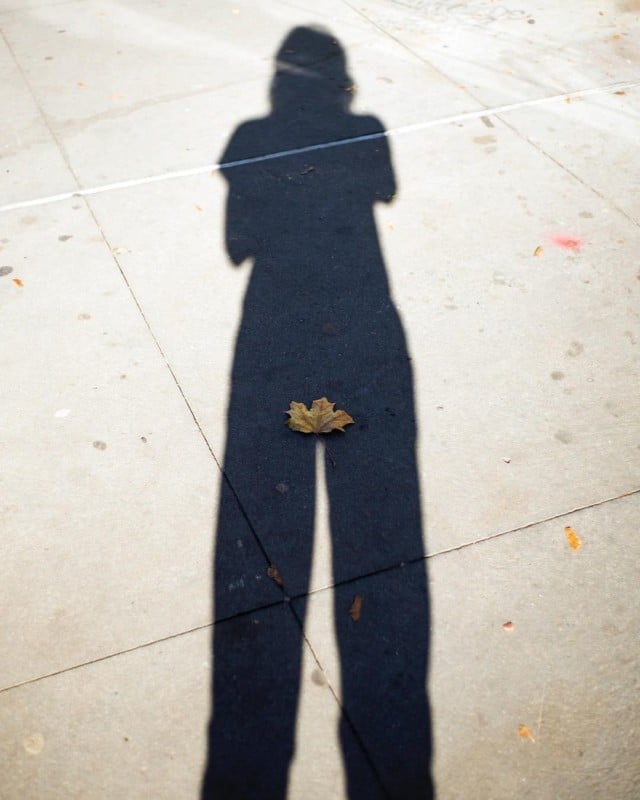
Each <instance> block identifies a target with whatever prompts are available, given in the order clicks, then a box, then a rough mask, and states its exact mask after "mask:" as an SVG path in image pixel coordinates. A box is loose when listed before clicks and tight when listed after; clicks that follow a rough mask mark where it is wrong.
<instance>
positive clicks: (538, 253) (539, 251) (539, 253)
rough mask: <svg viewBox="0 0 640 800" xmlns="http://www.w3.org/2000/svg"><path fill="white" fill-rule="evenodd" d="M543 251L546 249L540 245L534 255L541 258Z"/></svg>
mask: <svg viewBox="0 0 640 800" xmlns="http://www.w3.org/2000/svg"><path fill="white" fill-rule="evenodd" d="M543 251H544V247H543V246H542V245H541V244H539V245H538V246H537V247H536V249H535V250H534V251H533V255H534V256H541V255H542V253H543Z"/></svg>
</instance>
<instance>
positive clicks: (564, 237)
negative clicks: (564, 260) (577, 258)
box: [549, 233, 582, 250]
mask: <svg viewBox="0 0 640 800" xmlns="http://www.w3.org/2000/svg"><path fill="white" fill-rule="evenodd" d="M549 239H550V240H551V241H552V242H553V244H555V245H557V246H558V247H563V248H564V249H565V250H579V249H580V248H581V247H582V239H581V238H580V237H579V236H571V235H569V234H566V233H552V234H551V236H550V237H549Z"/></svg>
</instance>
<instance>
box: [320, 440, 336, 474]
mask: <svg viewBox="0 0 640 800" xmlns="http://www.w3.org/2000/svg"><path fill="white" fill-rule="evenodd" d="M316 436H317V437H318V439H319V440H320V441H321V442H322V446H323V447H324V451H325V453H326V455H327V458H328V459H329V461H330V462H331V466H332V467H335V466H336V459H335V457H334V455H333V453H332V452H331V450H330V449H329V445H328V444H327V440H326V439H325V438H324V437H322V436H320V434H319V433H316Z"/></svg>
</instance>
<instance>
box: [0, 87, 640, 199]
mask: <svg viewBox="0 0 640 800" xmlns="http://www.w3.org/2000/svg"><path fill="white" fill-rule="evenodd" d="M638 87H640V81H633V82H627V83H612V84H610V85H608V86H598V87H595V88H593V89H581V90H579V91H577V92H566V93H565V94H556V95H552V96H551V97H540V98H538V99H537V100H521V101H520V102H518V103H508V104H507V105H503V106H494V107H493V108H479V109H477V110H476V111H465V112H463V113H462V114H453V115H452V116H450V117H440V118H439V119H433V120H429V121H426V122H415V123H413V124H411V125H401V126H400V127H398V128H391V129H389V130H386V131H381V132H379V133H369V134H366V135H364V136H353V137H351V138H349V139H338V140H336V141H333V142H322V143H320V144H312V145H307V146H306V147H297V148H294V149H292V150H280V151H278V152H277V153H267V154H266V155H262V156H253V157H251V158H243V159H240V160H239V161H229V162H227V163H224V164H204V165H203V166H200V167H192V168H191V169H181V170H176V171H174V172H164V173H162V174H161V175H151V176H149V177H147V178H132V179H131V180H128V181H118V182H116V183H106V184H104V185H102V186H93V187H91V188H89V189H76V190H75V191H73V192H63V193H61V194H53V195H49V196H48V197H37V198H35V199H34V200H23V201H21V202H18V203H9V204H7V205H4V206H0V212H3V211H15V210H16V209H19V208H33V207H34V206H44V205H47V204H49V203H58V202H60V201H62V200H70V199H71V198H73V197H91V196H93V195H96V194H102V193H103V192H113V191H117V190H118V189H130V188H132V187H134V186H146V185H147V184H151V183H160V182H162V181H170V180H174V179H175V178H188V177H191V176H192V175H205V174H206V173H211V172H219V171H220V170H223V169H233V168H234V167H242V166H247V165H250V164H259V163H261V162H263V161H272V160H274V159H277V158H286V157H287V156H297V155H301V154H303V153H313V152H316V151H318V150H328V149H329V148H331V147H342V146H344V145H349V144H358V143H359V142H367V141H370V140H372V139H382V138H384V137H385V136H386V137H391V136H398V135H402V134H404V133H415V132H416V131H423V130H427V128H436V127H438V126H440V125H450V124H452V123H454V122H465V121H466V120H471V119H478V118H480V117H494V116H497V115H499V114H507V113H509V112H510V111H518V110H520V109H522V108H533V107H535V106H542V105H547V104H549V105H550V104H552V103H559V102H561V101H562V102H564V101H566V100H567V98H570V99H572V100H574V99H578V98H581V97H591V96H592V95H597V94H610V93H613V92H620V91H625V90H627V89H637V88H638Z"/></svg>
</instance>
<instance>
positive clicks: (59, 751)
mask: <svg viewBox="0 0 640 800" xmlns="http://www.w3.org/2000/svg"><path fill="white" fill-rule="evenodd" d="M242 619H243V618H236V619H235V620H233V621H230V622H225V623H219V625H218V626H216V630H218V628H223V629H225V630H226V629H229V635H230V636H231V637H232V638H233V637H235V638H236V639H237V637H238V636H241V637H242V632H241V631H240V629H239V628H240V627H241V626H242ZM248 624H249V633H251V637H250V638H251V643H249V641H248V640H246V638H245V645H246V646H247V650H245V655H244V658H243V659H242V660H241V661H240V662H238V663H236V665H235V669H236V674H237V682H236V683H235V684H234V685H230V686H229V687H228V689H229V691H230V692H231V693H232V695H233V696H230V697H229V700H230V702H231V703H232V704H235V705H236V707H238V708H241V709H242V711H243V712H244V716H243V718H242V724H241V725H240V727H239V728H236V729H233V734H234V735H235V736H236V737H238V738H235V739H234V742H235V745H236V749H235V752H234V756H233V758H234V762H240V761H242V762H243V765H242V766H243V770H242V771H239V772H237V773H236V774H235V778H236V780H237V781H239V784H238V785H239V786H243V787H244V789H246V788H247V786H248V785H249V784H248V783H247V782H249V781H250V780H252V779H254V778H255V779H257V780H258V782H259V785H260V786H261V787H264V789H265V791H266V790H267V789H268V787H269V785H270V784H269V780H270V776H271V775H272V774H273V771H274V770H275V769H276V763H277V756H278V754H279V753H280V752H281V751H280V748H279V742H278V740H279V731H280V729H281V728H282V721H283V720H285V719H288V714H287V709H286V708H285V707H282V708H280V707H278V708H274V703H277V702H279V701H281V700H282V699H283V698H282V696H281V694H280V693H279V692H278V686H280V685H282V681H283V679H284V680H286V681H288V680H289V677H290V676H289V672H290V671H291V670H290V669H289V670H286V664H285V665H284V666H285V674H284V675H283V674H278V672H277V670H276V668H275V665H271V666H269V664H267V663H264V662H262V663H261V668H260V669H259V670H258V671H257V672H256V671H255V666H256V664H255V662H254V661H253V660H252V659H251V658H247V656H248V655H249V654H250V653H251V652H252V650H251V647H254V648H255V646H256V644H257V643H259V642H260V641H262V643H263V644H264V641H265V638H266V637H267V636H269V637H272V639H273V640H274V642H275V641H276V640H277V641H279V642H280V643H282V642H283V641H290V642H291V643H293V642H294V641H295V646H296V648H297V649H298V650H300V649H301V648H303V649H304V654H305V657H304V660H303V668H302V674H301V677H300V703H299V707H300V715H299V718H298V724H297V736H298V739H299V740H300V744H299V746H298V748H297V751H296V756H295V760H294V763H293V766H292V770H291V783H290V789H289V793H288V797H289V798H291V800H303V798H314V800H321V799H322V798H335V799H336V800H341V799H342V798H343V797H345V794H344V777H343V767H342V765H341V760H340V756H339V754H338V751H336V750H335V749H334V748H335V746H336V727H337V722H338V715H339V707H338V705H337V704H336V702H335V699H334V696H333V694H332V692H331V690H330V689H329V688H328V686H327V683H326V679H325V678H324V677H323V674H322V672H321V671H320V670H319V669H318V667H317V664H316V663H315V661H314V659H313V657H312V656H311V654H310V651H309V649H308V647H306V646H305V645H304V643H303V641H302V639H301V636H300V632H299V628H298V626H297V624H296V623H295V621H294V617H293V615H292V614H291V612H290V608H289V607H288V606H284V605H281V606H280V607H279V608H276V609H270V610H268V611H261V612H257V613H254V614H252V615H250V617H249V618H248ZM255 631H263V634H264V635H263V636H262V638H261V637H260V635H258V636H257V637H256V634H255ZM245 633H246V631H245ZM285 653H286V656H287V657H290V656H291V655H292V654H291V653H290V651H289V650H288V649H285V650H284V651H283V655H284V654H285ZM256 655H257V653H256ZM223 658H224V656H223ZM294 662H296V659H295V658H292V662H291V663H292V664H293V663H294ZM247 670H250V671H251V676H250V678H251V681H252V684H253V689H252V691H251V692H250V693H249V695H242V694H240V693H239V692H238V691H237V690H238V687H239V684H240V683H241V682H242V680H243V676H244V677H247ZM210 674H211V651H210V630H209V629H206V630H199V631H195V632H192V633H189V634H184V635H182V636H177V637H175V638H170V639H168V640H166V641H163V642H157V643H155V644H153V645H150V646H148V647H141V648H138V649H136V650H134V651H132V652H129V653H123V654H120V655H117V656H115V657H113V658H109V659H106V660H103V661H99V662H97V663H93V664H87V665H84V666H81V667H79V668H77V669H71V670H68V671H64V672H62V673H60V674H58V675H54V676H51V677H49V678H46V679H44V680H40V681H37V682H34V683H29V684H26V685H23V686H19V687H17V688H14V689H10V690H8V691H5V692H3V693H2V695H1V697H2V701H1V702H0V720H1V725H2V731H3V736H2V740H1V741H0V753H1V754H2V761H3V763H5V764H10V765H11V769H10V770H8V771H7V772H6V774H5V775H4V776H3V781H2V796H3V798H6V800H36V798H42V797H47V798H51V799H52V800H53V798H62V797H64V798H69V799H70V800H71V799H72V798H73V799H74V800H75V798H80V797H87V796H90V797H100V798H101V800H110V798H114V800H115V798H121V797H125V796H126V797H128V798H132V800H133V799H134V798H144V797H151V796H153V797H157V798H167V799H168V798H172V799H173V800H176V799H180V798H184V800H188V799H191V798H195V797H198V796H200V787H201V784H202V777H203V770H204V767H205V763H206V753H207V741H206V729H207V723H208V717H209V708H210V705H211V698H210ZM297 681H298V676H295V678H292V683H293V684H296V685H297ZM269 697H271V698H272V700H271V702H269V700H268V698H269ZM247 703H249V705H247ZM265 714H269V715H270V716H269V718H268V720H267V721H268V723H269V726H270V731H267V737H266V738H265V739H263V740H262V741H258V742H254V744H257V748H256V747H254V748H253V749H248V748H247V747H246V741H245V740H244V737H245V736H246V735H247V732H248V731H249V730H251V729H252V728H253V729H254V730H257V729H258V728H259V719H260V717H261V715H265ZM263 732H264V729H263ZM348 755H349V757H350V758H351V759H352V760H351V764H352V767H353V766H354V764H353V761H354V760H357V761H358V764H359V766H358V769H359V774H360V776H361V778H362V785H363V788H366V789H367V791H368V792H369V794H368V795H367V796H369V797H374V798H377V797H379V796H380V795H379V793H378V791H377V789H376V785H375V783H373V779H372V776H371V772H370V769H369V768H368V767H367V765H366V763H365V762H364V760H363V758H362V756H361V755H360V753H359V751H358V749H357V744H356V742H355V740H354V739H353V737H351V740H350V745H349V748H348ZM269 759H271V760H270V762H269ZM115 764H117V769H116V768H114V765H115ZM243 780H244V781H245V783H244V784H243V783H242V781H243ZM202 796H203V797H208V796H209V795H207V794H206V793H205V794H204V795H202ZM227 796H231V797H233V796H238V797H239V796H249V794H237V795H234V794H230V795H227ZM264 796H266V795H264ZM363 796H364V795H363Z"/></svg>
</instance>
